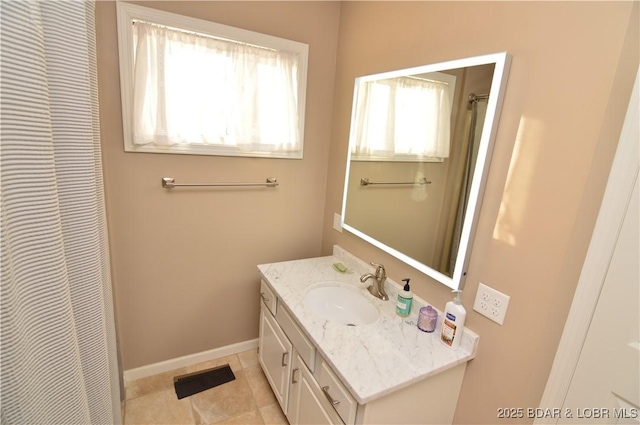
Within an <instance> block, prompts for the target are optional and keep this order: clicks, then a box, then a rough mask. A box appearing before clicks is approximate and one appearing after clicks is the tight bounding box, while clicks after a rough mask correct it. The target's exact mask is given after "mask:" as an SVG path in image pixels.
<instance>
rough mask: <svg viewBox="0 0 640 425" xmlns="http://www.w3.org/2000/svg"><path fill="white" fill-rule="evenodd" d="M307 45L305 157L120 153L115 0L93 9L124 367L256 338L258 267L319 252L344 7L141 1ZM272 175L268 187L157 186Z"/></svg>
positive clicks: (315, 3) (116, 295)
mask: <svg viewBox="0 0 640 425" xmlns="http://www.w3.org/2000/svg"><path fill="white" fill-rule="evenodd" d="M142 4H143V5H145V6H148V7H154V8H158V9H164V10H167V11H171V12H176V13H181V14H184V15H190V16H194V17H198V18H201V19H208V20H212V21H215V22H219V23H222V24H226V25H233V26H237V27H240V28H244V29H248V30H252V31H258V32H262V33H267V34H271V35H275V36H278V37H284V38H288V39H292V40H295V41H300V42H303V43H307V44H309V71H308V86H307V106H306V111H307V115H306V121H305V145H304V159H303V160H283V159H255V158H225V157H215V156H192V155H164V154H141V153H125V152H124V150H123V140H122V120H121V108H120V82H119V72H118V49H117V35H116V14H115V2H112V1H108V2H102V1H101V2H97V43H98V74H99V75H98V77H99V88H100V93H99V94H100V113H101V115H100V118H101V132H102V144H103V160H104V174H105V186H106V196H107V213H108V221H109V232H110V243H111V263H112V274H113V283H114V291H115V301H116V313H117V326H118V331H119V339H120V344H121V354H122V363H123V368H124V369H125V370H126V369H131V368H135V367H139V366H143V365H147V364H151V363H155V362H159V361H163V360H168V359H172V358H175V357H179V356H184V355H188V354H193V353H198V352H201V351H205V350H210V349H214V348H218V347H223V346H226V345H229V344H233V343H237V342H242V341H247V340H250V339H253V338H257V336H258V306H259V286H258V285H259V277H258V271H257V268H256V265H257V264H261V263H267V262H274V261H281V260H287V259H296V258H304V257H314V256H318V255H319V254H320V248H321V237H322V220H323V214H324V194H325V184H326V176H327V161H328V152H329V138H330V131H331V119H332V115H331V111H332V109H331V108H332V102H333V82H334V72H335V60H336V49H337V35H338V22H339V12H340V5H339V4H338V3H335V2H294V3H290V2H255V3H250V2H204V1H202V2H198V1H196V2H185V1H177V2H157V3H155V2H143V3H142ZM164 176H170V177H174V178H175V179H176V181H177V182H184V183H186V182H247V181H264V179H265V178H266V177H271V176H273V177H277V178H278V181H279V182H280V183H281V185H280V186H279V187H278V188H276V189H265V188H262V189H201V190H189V189H187V188H181V189H174V190H172V191H169V190H166V189H162V188H161V186H160V179H161V178H162V177H164Z"/></svg>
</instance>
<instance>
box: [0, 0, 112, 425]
mask: <svg viewBox="0 0 640 425" xmlns="http://www.w3.org/2000/svg"><path fill="white" fill-rule="evenodd" d="M94 19H95V18H94V4H93V3H92V2H89V1H86V2H85V1H42V2H35V1H1V2H0V25H1V26H0V36H1V38H0V41H1V79H0V99H1V100H0V167H1V168H0V172H1V175H0V182H1V192H0V195H1V198H0V209H1V222H0V223H1V226H2V227H1V228H0V230H1V246H0V249H1V261H2V262H1V268H2V271H1V279H2V281H1V287H0V290H1V292H0V307H1V310H0V313H1V316H0V324H1V329H0V330H1V334H0V341H1V347H0V349H1V351H0V353H1V354H0V355H1V376H0V378H1V390H2V395H1V400H2V409H1V418H2V424H3V425H5V424H7V425H8V424H20V425H22V424H29V425H33V424H113V423H120V402H119V400H120V395H119V378H118V376H119V375H118V364H117V353H116V337H115V326H114V318H113V301H112V293H111V283H110V271H109V257H108V246H107V243H108V241H107V232H106V221H105V210H104V193H103V182H102V165H101V156H100V138H99V123H98V103H97V73H96V51H95V30H94Z"/></svg>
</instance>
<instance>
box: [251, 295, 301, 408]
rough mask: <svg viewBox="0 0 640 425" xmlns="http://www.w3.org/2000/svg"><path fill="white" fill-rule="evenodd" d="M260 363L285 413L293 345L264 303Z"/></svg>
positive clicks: (261, 319) (262, 307)
mask: <svg viewBox="0 0 640 425" xmlns="http://www.w3.org/2000/svg"><path fill="white" fill-rule="evenodd" d="M260 307H261V308H260V334H259V336H260V339H259V342H258V361H259V362H260V365H261V366H262V370H263V371H264V374H265V376H266V377H267V380H268V381H269V384H270V385H271V388H272V389H273V393H274V394H275V396H276V399H277V400H278V403H279V404H280V407H282V410H283V411H284V412H286V411H287V400H288V396H289V375H290V373H291V357H290V356H291V352H292V348H293V347H292V345H291V342H290V341H289V340H288V339H287V336H286V335H285V334H284V332H283V331H282V329H280V326H279V325H278V323H277V322H276V320H275V319H274V318H273V316H272V315H271V313H270V312H269V309H267V307H266V306H265V304H264V303H261V306H260Z"/></svg>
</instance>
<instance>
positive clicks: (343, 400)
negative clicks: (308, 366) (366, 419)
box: [316, 359, 358, 425]
mask: <svg viewBox="0 0 640 425" xmlns="http://www.w3.org/2000/svg"><path fill="white" fill-rule="evenodd" d="M316 375H317V378H318V383H319V384H320V388H321V389H322V392H323V393H324V395H325V397H326V398H327V400H329V402H330V403H331V404H332V405H333V408H334V409H335V410H336V412H338V415H340V418H341V419H342V420H343V421H344V423H345V424H347V425H351V424H353V423H355V420H356V410H357V409H358V403H357V402H356V400H355V399H354V398H353V397H352V396H351V394H350V393H349V391H348V390H347V388H346V387H345V386H344V385H343V384H342V382H341V381H340V379H338V377H337V376H336V375H335V373H334V372H333V370H331V367H330V366H329V365H328V364H327V362H326V361H325V360H324V359H323V360H322V364H321V365H320V369H319V370H318V373H317V374H316Z"/></svg>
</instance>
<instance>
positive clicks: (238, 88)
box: [133, 21, 300, 152]
mask: <svg viewBox="0 0 640 425" xmlns="http://www.w3.org/2000/svg"><path fill="white" fill-rule="evenodd" d="M133 34H134V43H135V66H134V101H133V102H134V113H133V114H134V118H133V123H134V136H133V141H134V143H135V144H138V145H144V144H149V143H154V144H156V145H174V144H220V145H228V146H237V147H239V148H240V149H242V150H251V151H262V152H265V151H266V152H269V151H280V152H286V151H297V150H299V149H300V135H299V131H298V107H297V86H298V82H297V73H298V57H297V55H295V54H291V53H287V52H282V51H275V50H271V49H264V48H260V47H256V46H251V45H247V44H241V43H235V42H230V41H226V40H219V39H215V38H212V37H207V36H203V35H199V34H194V33H191V32H186V31H181V30H175V29H171V28H167V27H163V26H158V25H154V24H149V23H145V22H141V21H138V22H136V23H135V24H134V28H133Z"/></svg>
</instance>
